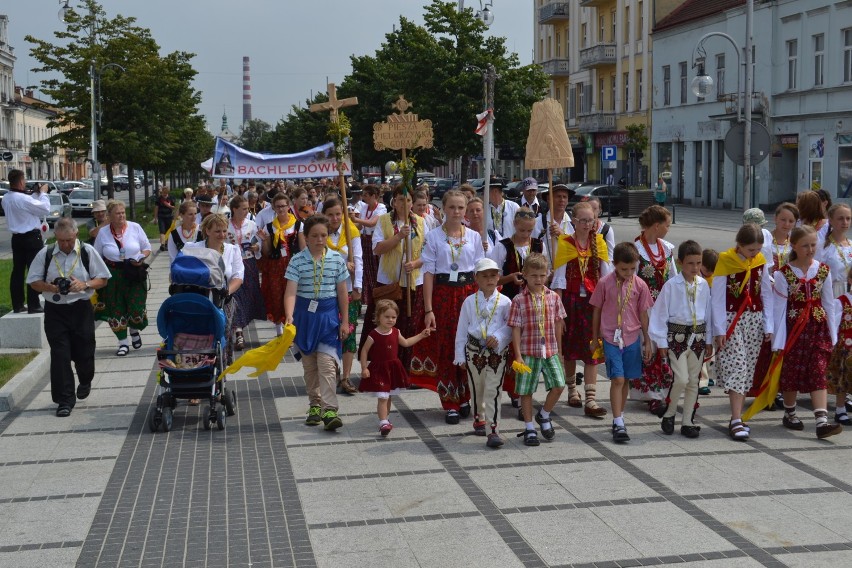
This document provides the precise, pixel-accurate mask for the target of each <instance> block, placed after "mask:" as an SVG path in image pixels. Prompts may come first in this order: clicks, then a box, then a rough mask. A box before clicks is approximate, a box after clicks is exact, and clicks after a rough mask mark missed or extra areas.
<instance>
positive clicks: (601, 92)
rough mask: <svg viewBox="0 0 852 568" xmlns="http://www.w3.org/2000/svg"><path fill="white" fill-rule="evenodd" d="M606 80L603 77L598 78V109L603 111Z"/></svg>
mask: <svg viewBox="0 0 852 568" xmlns="http://www.w3.org/2000/svg"><path fill="white" fill-rule="evenodd" d="M605 83H606V82H605V81H604V79H603V77H601V78H600V79H598V110H599V111H603V109H604V93H605V92H606V87H605Z"/></svg>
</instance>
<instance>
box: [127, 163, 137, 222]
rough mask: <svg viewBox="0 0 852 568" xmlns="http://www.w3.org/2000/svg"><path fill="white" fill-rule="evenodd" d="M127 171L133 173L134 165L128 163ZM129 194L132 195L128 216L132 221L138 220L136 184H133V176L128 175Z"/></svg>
mask: <svg viewBox="0 0 852 568" xmlns="http://www.w3.org/2000/svg"><path fill="white" fill-rule="evenodd" d="M127 171H128V172H132V171H133V164H131V163H130V162H128V163H127ZM127 192H128V194H129V195H130V197H129V201H130V215H128V216H127V218H128V219H130V220H131V221H135V220H136V184H135V183H133V176H132V175H131V174H130V173H128V174H127Z"/></svg>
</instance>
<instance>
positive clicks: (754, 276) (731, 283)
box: [725, 264, 766, 313]
mask: <svg viewBox="0 0 852 568" xmlns="http://www.w3.org/2000/svg"><path fill="white" fill-rule="evenodd" d="M765 269H766V265H765V264H762V265H760V266H755V267H754V268H752V269H751V278H750V279H749V281H748V284H747V285H746V287H745V288H743V290H742V292H740V287H741V286H742V284H743V280H744V279H745V275H746V273H745V271H743V272H737V273H736V274H730V275H728V285H727V287H726V289H725V308H726V309H727V311H729V312H733V313H737V312H738V311H739V309H740V304H741V303H742V302H744V301H748V302H749V303H748V305H747V306H746V308H745V309H746V310H748V311H750V312H762V311H763V300H762V299H761V297H760V279H761V278H762V277H763V271H764V270H765Z"/></svg>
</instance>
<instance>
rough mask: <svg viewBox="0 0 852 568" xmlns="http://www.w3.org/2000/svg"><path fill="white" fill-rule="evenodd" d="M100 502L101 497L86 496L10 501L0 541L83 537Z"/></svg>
mask: <svg viewBox="0 0 852 568" xmlns="http://www.w3.org/2000/svg"><path fill="white" fill-rule="evenodd" d="M98 502H99V500H98V499H97V498H84V499H67V500H52V501H30V502H25V503H6V504H4V505H3V516H2V518H0V542H3V543H15V544H18V545H21V544H33V543H38V544H41V543H42V542H54V541H63V540H83V539H85V538H86V534H87V533H88V531H89V523H90V519H92V517H93V516H94V512H95V510H96V509H97V507H98ZM69 519H77V520H78V522H69Z"/></svg>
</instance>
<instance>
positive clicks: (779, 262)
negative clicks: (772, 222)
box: [760, 230, 820, 276]
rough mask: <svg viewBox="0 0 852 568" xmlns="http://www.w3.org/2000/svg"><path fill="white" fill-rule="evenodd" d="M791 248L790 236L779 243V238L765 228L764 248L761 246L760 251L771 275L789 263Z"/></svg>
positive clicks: (818, 252)
mask: <svg viewBox="0 0 852 568" xmlns="http://www.w3.org/2000/svg"><path fill="white" fill-rule="evenodd" d="M767 236H768V238H767ZM817 249H819V246H817ZM791 250H793V249H792V247H791V246H790V238H789V236H788V237H787V241H786V242H784V243H781V244H779V243H778V240H777V239H776V238H775V237H774V236H773V235H772V233H770V232H769V231H766V230H764V232H763V248H761V250H760V252H762V253H763V257H764V258H765V259H766V264H767V265H768V266H767V269H768V270H769V275H770V276H772V275H774V274H775V271H776V270H781V267H782V266H784V265H785V264H787V260H788V259H789V258H790V251H791ZM819 254H820V251H819V250H817V255H819ZM770 263H771V264H770Z"/></svg>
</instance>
